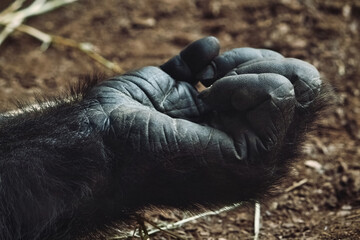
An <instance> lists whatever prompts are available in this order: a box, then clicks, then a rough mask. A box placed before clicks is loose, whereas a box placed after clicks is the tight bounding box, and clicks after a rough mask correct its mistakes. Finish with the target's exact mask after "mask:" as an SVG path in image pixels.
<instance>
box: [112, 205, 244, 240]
mask: <svg viewBox="0 0 360 240" xmlns="http://www.w3.org/2000/svg"><path fill="white" fill-rule="evenodd" d="M241 205H242V204H241V203H236V204H234V205H232V206H226V207H223V208H221V209H219V210H217V211H209V212H205V213H201V214H198V215H195V216H192V217H189V218H185V219H182V220H180V221H178V222H175V223H170V224H167V225H166V226H158V227H157V228H155V229H149V230H148V234H149V236H150V235H152V234H155V233H157V232H160V231H161V230H171V229H175V228H178V227H181V226H182V225H184V224H185V223H188V222H191V221H194V220H196V219H198V218H202V217H206V216H213V215H218V214H220V213H222V212H227V211H230V210H233V209H235V208H238V207H239V206H241ZM160 229H161V230H160ZM133 234H134V231H131V232H129V233H128V234H125V235H122V236H115V237H111V239H124V238H126V237H129V236H132V235H133ZM135 236H137V235H136V233H135ZM137 237H139V236H137Z"/></svg>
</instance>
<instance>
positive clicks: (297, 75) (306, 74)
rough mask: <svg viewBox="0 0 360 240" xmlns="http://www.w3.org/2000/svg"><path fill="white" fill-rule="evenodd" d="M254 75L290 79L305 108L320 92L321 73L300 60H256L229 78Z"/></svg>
mask: <svg viewBox="0 0 360 240" xmlns="http://www.w3.org/2000/svg"><path fill="white" fill-rule="evenodd" d="M253 73H255V74H259V73H276V74H279V75H282V76H284V77H286V78H287V79H289V80H290V81H291V82H292V84H293V85H294V90H295V96H296V100H297V101H298V102H299V103H300V105H301V106H303V107H307V106H308V105H309V104H310V103H311V102H312V101H313V100H314V99H315V97H316V96H318V94H319V92H320V87H321V80H320V74H319V72H318V71H317V69H316V68H315V67H314V66H313V65H311V64H309V63H307V62H304V61H301V60H299V59H294V58H284V59H262V60H254V61H251V62H248V63H245V64H243V65H240V66H239V67H238V68H236V69H235V70H234V71H232V72H230V73H229V74H228V76H231V75H238V74H253Z"/></svg>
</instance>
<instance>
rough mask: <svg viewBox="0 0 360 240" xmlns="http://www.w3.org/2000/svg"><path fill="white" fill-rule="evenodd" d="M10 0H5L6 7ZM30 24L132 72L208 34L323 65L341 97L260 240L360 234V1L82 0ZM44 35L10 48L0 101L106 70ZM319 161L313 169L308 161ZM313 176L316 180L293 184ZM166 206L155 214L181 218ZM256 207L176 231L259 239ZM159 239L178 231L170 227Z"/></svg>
mask: <svg viewBox="0 0 360 240" xmlns="http://www.w3.org/2000/svg"><path fill="white" fill-rule="evenodd" d="M9 2H10V1H9V0H5V1H1V3H0V9H1V8H3V7H4V6H6V5H8V3H9ZM27 24H28V25H31V26H33V27H36V28H38V29H40V30H42V31H44V32H47V33H52V34H55V35H60V36H63V37H68V38H71V39H74V40H76V41H79V42H90V43H92V44H94V45H95V46H96V47H97V49H98V52H99V53H101V54H102V55H103V56H104V57H106V58H108V59H110V60H111V61H114V62H116V63H118V64H120V65H121V67H123V68H124V69H125V70H130V69H133V68H139V67H141V66H145V65H159V64H161V63H163V62H164V61H165V60H166V59H168V58H169V57H171V56H173V55H174V54H176V53H177V52H178V51H179V50H180V49H181V48H182V47H184V46H185V45H186V44H188V43H190V42H191V41H193V40H196V39H198V38H200V37H203V36H207V35H214V36H216V37H218V38H219V39H220V42H221V43H222V46H223V50H225V49H230V48H234V47H241V46H250V47H258V48H270V49H273V50H276V51H279V52H281V53H282V54H284V55H285V56H288V57H296V58H300V59H303V60H306V61H309V62H310V63H312V64H314V65H315V66H316V67H317V68H318V69H319V70H320V72H321V74H322V75H323V79H326V80H327V81H328V82H330V83H332V84H333V86H335V91H336V94H337V96H338V99H337V104H336V106H335V107H334V109H333V110H331V111H330V112H329V113H328V114H327V115H326V116H325V119H324V120H323V121H321V122H320V123H319V124H318V125H317V128H316V129H317V130H316V131H315V133H314V134H313V136H312V137H311V138H309V141H308V143H307V144H306V148H305V149H304V154H303V157H302V158H301V159H300V160H299V161H298V162H297V163H296V164H295V165H294V170H293V172H292V174H291V176H290V177H289V178H288V179H287V180H286V181H284V183H283V184H282V185H281V186H280V187H279V190H278V196H277V197H275V198H273V199H270V200H269V201H268V202H267V205H266V206H265V205H263V206H262V229H261V234H260V239H284V238H286V239H359V238H360V230H359V229H360V228H359V227H360V207H359V206H360V193H359V191H360V164H359V161H360V159H359V158H360V148H358V147H357V146H358V144H359V142H360V117H359V113H360V99H359V96H360V70H359V67H360V53H359V49H360V34H359V29H360V26H359V25H360V2H359V1H358V0H272V1H270V0H269V1H262V0H252V1H251V0H243V1H231V0H223V1H220V0H210V1H206V0H159V1H151V0H146V1H145V0H123V1H116V0H107V1H96V0H88V1H85V0H80V1H79V2H77V3H74V4H70V5H68V6H66V7H63V8H60V9H58V10H56V11H54V12H51V13H47V14H44V15H41V16H36V17H34V18H32V19H30V20H28V21H27ZM39 47H40V43H39V42H38V41H37V40H36V39H33V38H32V37H29V36H27V35H24V34H22V33H16V34H13V35H12V36H11V37H10V38H9V39H7V41H6V42H5V43H4V44H3V45H2V46H1V47H0V102H1V105H0V109H1V110H8V109H11V108H14V105H13V104H12V102H14V100H16V99H22V100H30V101H33V100H34V96H35V95H36V94H41V95H47V96H54V95H57V94H59V93H60V92H62V91H64V89H66V87H67V85H68V84H69V83H71V82H75V81H76V80H77V79H78V77H79V76H80V75H83V74H88V73H94V72H99V71H100V72H106V74H109V75H111V74H114V73H113V72H111V71H110V70H107V69H106V68H104V67H103V66H102V65H99V64H98V63H95V62H94V61H93V60H91V59H90V58H88V57H87V56H86V55H84V54H83V53H81V52H79V51H77V50H74V49H69V48H66V47H61V46H60V47H53V46H51V47H50V48H49V49H47V50H46V51H45V52H42V51H41V50H40V48H39ZM308 160H314V161H316V162H317V163H319V167H320V168H318V169H316V165H315V166H313V165H311V166H313V167H311V166H307V165H309V164H307V165H306V164H305V163H308V162H306V161H308ZM303 179H306V180H304V181H306V183H304V184H302V185H301V186H299V187H297V188H295V189H293V190H290V191H285V189H287V188H288V187H290V186H292V185H293V184H294V183H297V182H299V181H301V180H303ZM178 215H181V214H180V213H178V212H175V213H170V212H164V213H162V214H161V215H158V216H155V217H154V221H158V220H159V221H160V220H161V219H165V220H176V219H177V218H179V217H181V216H178ZM252 229H253V209H252V206H250V207H246V208H239V209H237V210H233V211H230V212H228V213H223V214H220V215H218V216H213V217H207V218H203V219H201V220H198V221H196V222H192V223H190V224H186V225H184V226H183V227H181V228H179V229H177V230H174V232H175V233H177V234H179V235H180V236H184V237H185V236H186V237H189V238H195V239H219V240H220V239H221V240H225V239H251V238H252V231H253V230H252ZM153 239H169V236H167V235H165V234H164V233H160V234H156V235H154V237H153Z"/></svg>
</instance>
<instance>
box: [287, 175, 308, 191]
mask: <svg viewBox="0 0 360 240" xmlns="http://www.w3.org/2000/svg"><path fill="white" fill-rule="evenodd" d="M307 182H308V179H307V178H304V179H303V180H301V181H299V182H296V183H293V185H292V186H290V187H288V188H286V189H285V191H284V192H286V193H288V192H291V191H292V190H294V189H295V188H298V187H300V186H302V185H304V184H305V183H307Z"/></svg>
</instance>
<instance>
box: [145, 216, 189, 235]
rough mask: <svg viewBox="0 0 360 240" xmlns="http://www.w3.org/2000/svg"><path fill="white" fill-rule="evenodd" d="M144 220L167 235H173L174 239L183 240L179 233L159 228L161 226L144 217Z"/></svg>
mask: <svg viewBox="0 0 360 240" xmlns="http://www.w3.org/2000/svg"><path fill="white" fill-rule="evenodd" d="M144 221H145V222H147V223H148V224H150V225H151V226H153V227H154V228H156V229H158V230H159V231H160V232H164V233H165V234H167V235H170V236H172V237H175V238H176V239H180V240H185V238H183V237H180V236H179V235H177V234H175V233H172V232H170V231H168V230H166V229H161V227H159V226H158V225H156V223H154V222H152V221H150V220H148V219H145V218H144Z"/></svg>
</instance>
